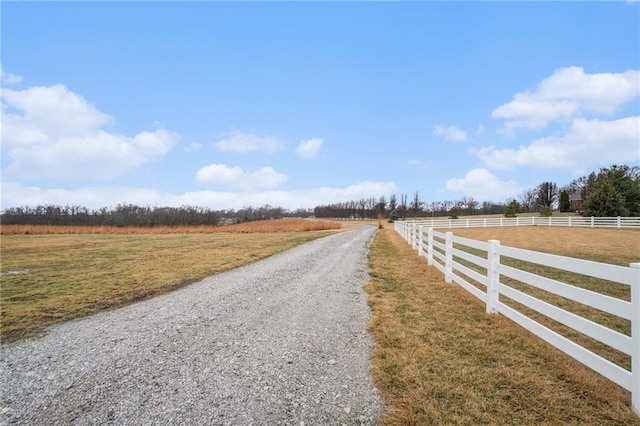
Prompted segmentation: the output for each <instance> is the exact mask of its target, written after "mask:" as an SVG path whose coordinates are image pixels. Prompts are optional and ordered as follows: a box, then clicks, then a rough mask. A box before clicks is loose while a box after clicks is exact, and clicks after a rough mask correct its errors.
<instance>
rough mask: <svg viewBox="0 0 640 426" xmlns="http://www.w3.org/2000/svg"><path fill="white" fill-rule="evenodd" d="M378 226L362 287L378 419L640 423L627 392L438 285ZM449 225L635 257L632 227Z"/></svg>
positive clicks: (536, 245)
mask: <svg viewBox="0 0 640 426" xmlns="http://www.w3.org/2000/svg"><path fill="white" fill-rule="evenodd" d="M386 228H387V229H385V230H383V231H379V233H378V235H377V237H376V239H375V241H374V243H373V246H372V249H371V252H370V255H369V259H370V264H371V267H372V272H371V274H372V281H371V282H370V283H369V284H368V285H367V287H366V289H367V291H368V292H369V293H370V304H371V307H372V309H373V315H372V319H371V322H370V324H369V329H370V331H371V332H372V333H373V335H374V340H375V342H376V347H375V350H374V355H373V367H372V369H373V374H374V379H375V381H376V384H377V386H378V389H379V390H380V392H381V394H382V395H383V397H384V398H385V400H386V402H387V404H388V405H387V408H386V410H385V412H384V415H383V419H382V424H385V425H408V424H413V425H422V424H428V425H450V424H451V425H453V424H465V425H475V424H496V425H497V424H548V425H555V424H594V425H595V424H598V425H605V424H606V425H640V418H638V417H637V416H635V415H634V414H633V413H632V411H631V408H630V394H629V392H627V391H626V390H624V389H622V388H621V387H619V386H617V385H615V384H614V383H612V382H610V381H609V380H607V379H605V378H604V377H602V376H600V375H599V374H597V373H595V372H593V371H592V370H590V369H589V368H587V367H584V366H583V365H582V364H580V363H578V362H577V361H574V360H573V359H572V358H570V357H569V356H567V355H565V354H563V353H562V352H560V351H559V350H557V349H555V348H553V347H552V346H550V345H548V344H546V343H545V342H544V341H542V340H541V339H539V338H537V337H536V336H534V335H533V334H531V333H530V332H528V331H527V330H525V329H523V328H521V327H520V326H518V325H517V324H515V323H513V322H512V321H510V320H509V319H507V318H506V317H504V316H501V315H487V314H485V312H484V310H485V307H484V304H483V303H482V302H481V301H479V300H478V299H476V298H475V297H473V296H472V295H471V294H469V293H467V292H466V291H465V290H464V289H462V288H461V287H459V286H457V285H455V284H446V283H444V279H443V276H442V274H441V273H440V272H439V271H437V270H436V269H435V268H432V267H428V266H427V265H426V261H425V259H423V258H420V257H419V256H418V255H417V253H416V252H415V251H414V250H412V249H411V247H410V246H409V245H408V244H407V243H406V242H405V241H403V240H402V238H401V237H400V236H398V235H397V234H396V233H395V232H394V231H393V229H391V226H390V225H387V227H386ZM576 231H577V232H576ZM453 232H454V234H455V235H461V236H465V237H468V238H473V239H479V240H488V239H498V240H500V241H501V242H502V244H504V245H511V246H516V247H522V248H529V249H536V250H539V251H547V252H553V253H557V254H562V255H573V256H575V257H584V258H588V259H590V260H600V261H611V260H613V259H615V262H613V261H612V262H611V263H617V264H621V265H628V263H629V262H633V261H637V260H638V259H637V258H636V256H637V253H638V250H636V249H635V248H636V247H637V244H638V243H637V241H638V236H639V235H640V233H638V232H637V231H620V230H599V229H598V230H592V229H573V228H571V229H569V228H542V227H531V228H502V229H500V228H494V229H469V230H454V231H453ZM613 356H616V354H613ZM619 363H621V364H625V363H626V362H625V361H624V360H622V361H620V362H619Z"/></svg>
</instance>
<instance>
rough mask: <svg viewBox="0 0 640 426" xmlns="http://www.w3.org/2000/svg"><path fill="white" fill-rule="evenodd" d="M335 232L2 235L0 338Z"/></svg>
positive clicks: (33, 330)
mask: <svg viewBox="0 0 640 426" xmlns="http://www.w3.org/2000/svg"><path fill="white" fill-rule="evenodd" d="M331 232H333V231H314V232H271V233H256V232H254V233H230V232H224V233H209V234H203V233H198V234H172V233H169V234H109V235H103V234H98V235H96V234H75V235H3V237H2V239H1V240H0V248H1V250H2V265H1V271H2V277H1V279H2V284H1V287H0V307H1V310H0V320H1V321H0V322H1V324H2V330H1V331H2V334H1V337H2V340H3V341H8V340H15V339H18V338H21V337H24V336H28V335H32V334H34V333H38V332H39V331H40V330H42V329H43V328H44V327H46V326H48V325H51V324H54V323H57V322H61V321H65V320H68V319H71V318H76V317H80V316H84V315H87V314H90V313H93V312H97V311H99V310H102V309H107V308H112V307H116V306H121V305H123V304H127V303H131V302H133V301H136V300H140V299H144V298H148V297H152V296H155V295H158V294H162V293H166V292H169V291H171V290H174V289H176V288H178V287H180V286H182V285H185V284H188V283H191V282H194V281H196V280H199V279H201V278H204V277H206V276H209V275H213V274H216V273H219V272H223V271H227V270H230V269H232V268H235V267H238V266H241V265H244V264H247V263H250V262H254V261H257V260H260V259H263V258H265V257H267V256H271V255H273V254H276V253H280V252H283V251H285V250H288V249H290V248H292V247H294V246H296V245H299V244H302V243H305V242H307V241H310V240H313V239H315V238H318V237H321V236H324V235H327V234H328V233H331Z"/></svg>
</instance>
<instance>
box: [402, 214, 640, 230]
mask: <svg viewBox="0 0 640 426" xmlns="http://www.w3.org/2000/svg"><path fill="white" fill-rule="evenodd" d="M396 223H414V224H416V226H419V225H422V226H428V227H429V228H435V229H454V228H495V227H504V226H534V225H536V226H569V227H573V226H575V227H582V228H632V229H640V217H620V216H618V217H593V216H592V217H582V216H557V217H554V216H549V217H543V216H527V217H485V218H477V219H476V218H473V219H472V218H465V219H420V220H408V221H405V222H402V221H399V222H398V221H396Z"/></svg>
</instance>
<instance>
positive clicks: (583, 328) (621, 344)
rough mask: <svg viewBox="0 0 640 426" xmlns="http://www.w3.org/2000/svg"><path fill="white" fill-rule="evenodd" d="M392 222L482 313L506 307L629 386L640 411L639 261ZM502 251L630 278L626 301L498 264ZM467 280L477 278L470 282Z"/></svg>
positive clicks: (547, 263) (593, 274) (578, 270)
mask: <svg viewBox="0 0 640 426" xmlns="http://www.w3.org/2000/svg"><path fill="white" fill-rule="evenodd" d="M545 219H546V218H545ZM394 228H395V230H396V232H398V233H399V234H400V235H402V236H403V237H404V238H405V240H407V241H408V242H409V244H411V246H412V247H413V248H414V249H416V250H417V251H418V253H419V255H420V256H423V257H425V258H426V259H427V263H428V264H429V265H432V266H434V267H436V268H437V269H438V270H440V271H441V272H442V273H443V274H444V280H445V282H448V283H450V282H455V283H457V284H458V285H460V286H461V287H463V288H464V289H465V290H467V291H468V292H470V293H471V294H473V295H474V296H476V297H477V298H478V299H480V300H481V301H483V302H484V303H485V304H486V312H487V313H490V314H495V313H500V314H503V315H505V316H506V317H508V318H509V319H511V320H513V321H514V322H516V323H517V324H519V325H520V326H522V327H524V328H526V329H527V330H529V331H530V332H532V333H534V334H535V335H537V336H538V337H540V338H542V339H543V340H545V341H547V342H548V343H550V344H552V345H553V346H555V347H556V348H558V349H560V350H561V351H563V352H565V353H566V354H568V355H569V356H571V357H573V358H575V359H576V360H578V361H580V362H581V363H583V364H584V365H586V366H588V367H589V368H591V369H593V370H595V371H597V372H598V373H600V374H602V375H603V376H605V377H606V378H608V379H609V380H611V381H613V382H615V383H617V384H618V385H620V386H622V387H623V388H625V389H627V390H629V391H630V392H631V404H632V407H633V410H634V411H635V413H636V414H638V415H640V263H631V264H630V265H629V267H623V266H617V265H610V264H606V263H599V262H592V261H587V260H582V259H575V258H570V257H564V256H557V255H552V254H547V253H540V252H535V251H530V250H523V249H519V248H514V247H507V246H503V245H501V244H500V242H499V241H496V240H490V241H488V242H482V241H476V240H471V239H468V238H462V237H456V236H454V235H453V233H452V232H446V233H442V232H438V231H436V230H434V229H433V228H431V227H428V226H425V225H423V224H422V223H419V222H400V221H397V222H395V224H394ZM454 244H455V247H454ZM470 249H471V250H470ZM473 249H475V250H476V251H477V250H480V251H481V252H482V253H483V255H481V256H478V255H475V254H472V253H470V251H474V250H473ZM501 256H506V257H509V258H511V259H516V260H521V261H524V262H528V263H533V264H537V265H542V266H545V267H550V268H555V269H558V270H562V271H568V272H571V273H577V274H581V275H586V276H591V277H596V278H599V279H604V280H607V281H611V282H615V283H619V284H622V285H625V286H630V287H631V288H630V292H631V301H625V300H622V299H618V298H614V297H611V296H607V295H604V294H601V293H597V292H593V291H590V290H586V289H583V288H579V287H576V286H573V285H570V284H566V283H563V282H560V281H557V280H554V279H550V278H547V277H543V276H540V275H536V274H533V273H530V272H526V271H523V270H520V269H517V268H514V267H512V266H508V265H505V264H504V263H501V262H500V257H501ZM456 259H458V260H456ZM461 261H466V262H465V263H466V264H467V265H469V264H471V265H476V266H478V267H479V268H476V269H472V268H471V267H469V266H465V265H463V264H462V263H461ZM477 269H480V270H485V271H486V273H480V272H478V271H477ZM503 277H508V278H511V279H514V280H517V281H518V282H520V283H523V284H526V285H528V286H532V287H535V288H537V289H541V290H544V291H546V292H549V293H552V294H555V295H557V296H561V297H564V298H566V299H570V300H573V301H575V302H579V303H581V304H583V305H586V306H589V307H591V308H595V309H598V310H600V311H604V312H607V313H609V314H612V315H615V316H617V317H620V318H623V319H625V320H628V321H630V322H631V335H626V334H623V333H620V332H618V331H615V330H613V329H610V328H608V327H605V326H603V325H601V324H598V323H596V322H593V321H591V320H589V319H587V318H584V317H582V316H579V315H577V314H575V313H572V312H569V311H567V310H564V309H562V308H560V307H558V306H555V305H553V304H550V303H547V302H545V301H543V300H540V299H537V298H535V297H533V296H531V295H529V294H526V293H524V292H522V291H519V290H516V289H515V288H513V287H512V286H508V285H505V284H504V283H503V282H502V281H501V279H502V278H503ZM470 280H471V281H474V282H475V283H477V284H476V285H473V284H472V283H471V282H470ZM501 294H502V295H504V296H505V297H507V298H509V299H511V300H513V301H516V302H518V303H520V304H522V305H524V306H526V307H528V308H530V309H532V310H534V311H536V312H538V313H540V314H542V315H545V316H546V317H548V318H551V319H553V320H555V321H558V322H560V323H562V324H564V325H566V326H568V327H570V328H572V329H574V330H576V331H578V332H580V333H582V334H584V335H586V336H589V337H591V338H593V339H595V340H597V341H599V342H601V343H604V344H605V345H608V346H610V347H612V348H614V349H617V350H618V351H620V352H622V353H624V354H627V355H629V356H630V357H631V369H630V370H627V369H625V368H623V367H620V366H619V365H617V364H615V363H613V362H611V361H610V360H608V359H606V358H604V357H602V356H600V355H598V354H596V353H594V352H592V351H590V350H588V349H586V348H585V347H583V346H580V345H579V344H577V343H576V342H574V341H572V340H570V339H568V338H566V337H564V336H562V335H560V334H559V333H557V332H555V331H553V330H551V329H550V328H548V327H546V326H544V325H542V324H540V323H539V322H537V321H535V320H533V319H531V318H529V317H528V316H526V315H524V314H523V313H521V312H519V311H518V310H516V309H515V308H514V307H512V306H508V305H507V304H505V303H503V302H501V301H500V295H501Z"/></svg>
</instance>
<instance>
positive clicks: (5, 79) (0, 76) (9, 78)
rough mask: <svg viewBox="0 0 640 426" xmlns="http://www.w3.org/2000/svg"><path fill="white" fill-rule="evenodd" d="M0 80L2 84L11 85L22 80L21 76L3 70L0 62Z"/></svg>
mask: <svg viewBox="0 0 640 426" xmlns="http://www.w3.org/2000/svg"><path fill="white" fill-rule="evenodd" d="M0 82H2V84H3V85H7V86H13V85H16V84H20V83H21V82H22V76H21V75H16V74H11V73H7V72H4V69H3V68H2V64H0Z"/></svg>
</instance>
